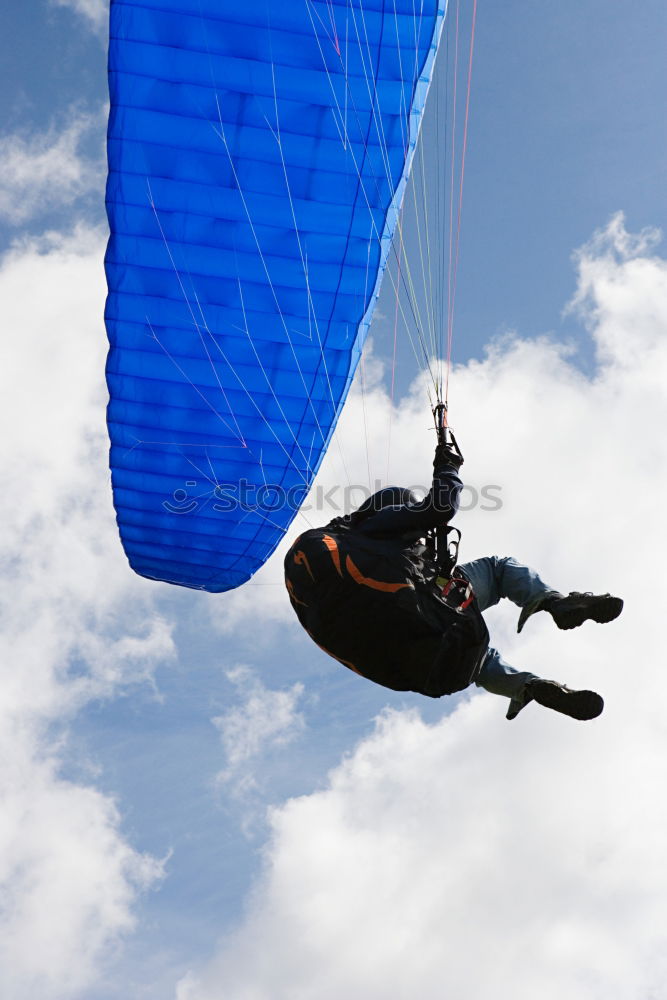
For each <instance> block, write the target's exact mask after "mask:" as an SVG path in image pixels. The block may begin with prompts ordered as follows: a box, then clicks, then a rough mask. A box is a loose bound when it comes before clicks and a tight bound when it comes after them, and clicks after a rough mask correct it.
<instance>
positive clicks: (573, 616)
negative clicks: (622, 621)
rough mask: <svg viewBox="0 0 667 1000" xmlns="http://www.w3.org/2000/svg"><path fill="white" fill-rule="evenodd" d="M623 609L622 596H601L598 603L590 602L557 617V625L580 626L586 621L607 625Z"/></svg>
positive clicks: (559, 626) (561, 626) (561, 627)
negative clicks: (586, 605)
mask: <svg viewBox="0 0 667 1000" xmlns="http://www.w3.org/2000/svg"><path fill="white" fill-rule="evenodd" d="M622 610H623V601H622V600H621V598H620V597H605V598H601V599H600V601H599V602H598V604H593V605H591V604H589V605H588V607H578V608H572V610H571V611H566V612H564V613H563V615H562V616H561V618H560V620H558V619H556V625H557V626H558V628H560V629H564V630H567V629H571V628H578V627H579V625H583V624H584V622H585V621H594V622H598V624H599V625H606V624H607V622H613V621H614V619H615V618H618V616H619V615H620V613H621V611H622Z"/></svg>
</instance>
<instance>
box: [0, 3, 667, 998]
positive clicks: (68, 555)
mask: <svg viewBox="0 0 667 1000" xmlns="http://www.w3.org/2000/svg"><path fill="white" fill-rule="evenodd" d="M463 8H464V11H467V12H468V13H469V11H470V5H467V6H466V4H464V5H463ZM106 13H107V12H106V10H105V4H104V3H98V2H95V0H71V2H69V0H59V2H38V0H25V2H24V3H23V4H21V5H13V7H12V8H10V7H9V5H5V6H4V7H3V8H2V10H1V11H0V29H1V30H0V50H1V55H2V58H0V66H2V70H1V71H0V72H1V74H2V75H0V86H1V87H2V96H3V100H2V101H1V102H0V160H1V162H2V170H0V252H1V254H2V256H1V257H0V328H1V329H2V334H3V336H2V342H1V350H2V364H1V365H0V377H1V378H2V380H3V381H2V393H1V395H0V399H1V400H2V406H3V408H4V410H5V411H6V413H5V414H4V416H3V428H5V429H4V430H3V435H2V438H1V441H0V447H1V448H2V468H3V472H4V476H5V488H4V490H3V494H2V522H1V523H2V532H1V538H2V557H1V558H2V567H3V574H2V584H1V588H2V591H1V593H2V597H1V605H2V616H3V628H2V633H1V637H0V644H1V646H2V650H3V656H2V669H1V672H0V746H1V752H0V787H1V789H2V791H1V795H2V803H3V806H2V811H1V812H0V883H1V885H2V892H1V894H0V898H1V899H2V904H1V905H0V925H1V927H0V929H1V933H0V953H1V954H0V994H1V995H2V996H3V998H5V997H6V998H7V1000H28V998H29V1000H34V998H35V997H39V998H40V1000H70V998H72V1000H80V998H82V1000H118V998H121V997H123V998H126V997H131V998H133V1000H134V998H137V1000H172V998H173V1000H222V998H224V1000H250V998H252V1000H296V998H304V1000H310V998H317V1000H329V998H331V1000H333V998H339V997H340V996H346V997H350V998H351V1000H375V998H377V1000H387V998H392V1000H394V998H396V1000H403V998H406V1000H407V998H411V997H413V996H415V995H421V996H423V997H425V998H426V1000H441V998H443V997H444V998H459V997H466V1000H528V998H531V1000H532V998H533V997H534V996H536V995H539V996H541V997H544V998H545V1000H562V998H563V997H565V996H567V997H568V998H572V1000H592V998H596V997H604V998H605V1000H649V998H650V1000H667V968H666V961H665V956H667V947H666V945H667V941H666V940H665V937H666V934H667V931H665V928H666V927H667V912H666V908H667V904H666V900H667V884H666V883H667V847H666V844H667V839H666V838H665V836H664V831H665V829H666V827H667V815H666V807H665V802H664V796H663V795H662V794H661V790H662V788H664V786H665V778H666V777H667V773H666V772H667V765H665V760H666V759H667V727H666V725H665V712H664V701H665V694H666V686H667V685H666V683H665V679H664V669H663V664H662V647H663V637H662V631H661V628H660V619H661V609H662V607H663V605H664V601H665V598H666V597H667V594H665V582H664V576H665V574H664V572H663V570H662V566H661V551H662V550H663V549H664V537H665V536H664V525H663V518H662V504H661V490H662V489H664V485H665V482H666V478H665V470H666V462H665V459H666V455H665V451H666V445H665V440H664V436H663V435H662V434H661V433H660V429H661V428H662V427H663V426H664V422H665V417H666V416H667V414H666V413H665V410H666V406H665V389H664V386H665V379H666V377H667V343H666V339H665V329H666V326H667V260H666V259H665V257H666V254H665V243H664V240H663V236H662V231H663V230H664V227H665V225H666V224H667V220H666V218H665V216H666V207H667V206H666V199H665V185H664V167H665V122H664V107H663V106H664V93H665V84H666V80H665V75H666V73H665V65H664V58H663V53H664V41H665V36H666V34H667V32H666V27H667V25H666V23H665V22H666V20H667V14H666V12H665V9H664V5H663V4H662V3H658V2H654V0H646V2H644V3H643V4H642V5H641V8H640V9H638V10H636V11H633V14H632V17H630V16H629V14H628V10H627V8H625V7H621V6H620V5H617V4H609V3H608V2H602V0H582V2H580V3H578V4H552V5H536V4H534V3H528V2H525V0H524V2H520V0H508V2H506V3H504V4H502V5H497V4H496V5H493V4H491V3H489V2H488V0H483V2H480V4H479V9H478V22H477V34H476V46H475V62H474V77H473V88H472V95H471V97H472V100H471V118H470V135H469V141H468V151H467V161H466V181H465V202H464V216H463V228H462V236H461V246H460V272H459V284H458V292H457V313H456V317H457V318H456V335H455V348H454V359H455V362H456V364H455V368H454V371H453V373H452V380H451V381H452V418H453V422H454V425H455V429H456V431H457V437H458V438H459V441H460V443H461V445H462V448H463V451H464V453H465V456H466V462H465V465H464V467H463V471H464V479H465V482H466V485H467V489H466V492H465V494H464V497H465V499H464V508H465V509H464V510H463V511H462V513H461V514H460V516H459V518H458V520H457V524H458V525H459V527H461V529H462V530H463V532H464V542H463V549H462V551H463V556H464V558H465V559H472V558H475V557H478V556H482V555H485V554H490V553H498V554H500V555H505V554H512V555H514V556H516V557H517V558H519V559H522V560H525V561H526V562H528V563H530V564H531V565H535V566H536V567H538V568H539V569H540V571H541V573H542V575H543V576H544V577H545V578H546V579H547V580H548V581H550V582H552V583H553V585H554V586H555V587H558V588H559V589H562V590H574V589H577V590H593V591H607V590H608V591H611V592H612V593H618V594H620V595H621V596H622V597H624V599H625V601H626V606H625V609H624V612H623V615H622V617H621V618H620V619H619V620H618V621H617V622H615V623H613V624H611V625H608V626H597V625H594V624H592V623H587V624H586V625H585V626H583V627H582V628H581V629H579V630H577V631H576V632H572V633H569V632H568V633H561V632H557V631H556V630H555V629H554V627H553V625H552V624H551V623H550V621H549V620H548V619H547V618H546V616H536V617H535V618H533V619H531V621H530V623H529V624H528V625H527V626H526V629H525V630H524V632H523V633H522V634H521V636H517V634H516V617H517V609H516V608H514V607H512V606H509V607H504V606H501V607H498V608H496V609H493V610H492V611H491V612H489V614H488V622H489V626H490V629H491V633H492V637H493V642H494V644H495V645H497V646H499V647H500V648H501V649H502V650H503V652H504V654H505V656H506V658H507V659H508V660H509V661H510V662H512V663H513V664H515V665H516V666H518V667H520V668H525V669H532V670H534V671H535V672H537V673H540V674H541V675H543V676H546V677H554V678H556V679H558V680H561V681H564V682H566V683H569V684H570V685H572V686H586V687H592V688H593V689H595V690H599V691H600V692H601V693H602V694H603V695H604V697H605V703H606V704H605V711H604V713H603V715H602V716H601V717H600V719H598V720H596V721H594V722H592V723H589V724H578V723H575V722H574V721H573V720H570V719H567V718H564V717H561V716H558V715H556V714H555V713H549V712H547V711H546V710H540V709H539V707H538V706H534V705H533V706H529V707H528V708H527V709H526V710H525V712H523V713H522V714H521V715H520V716H519V718H518V719H516V720H515V721H514V722H512V723H508V722H507V721H506V720H505V718H504V715H505V708H506V705H505V703H504V702H503V701H502V700H500V699H498V698H496V697H494V696H492V695H489V694H486V693H482V692H480V691H478V690H477V689H475V688H473V689H471V690H468V691H466V692H463V693H461V694H460V695H457V696H456V697H453V698H449V699H442V700H433V701H432V700H427V699H424V698H420V697H419V696H417V695H403V694H397V693H394V692H391V691H388V690H385V689H383V688H380V687H376V686H373V685H372V684H370V683H367V682H365V681H363V680H361V679H360V678H358V677H356V676H354V675H352V674H351V673H350V672H348V671H346V670H344V669H343V668H342V667H339V666H338V665H336V664H335V663H334V662H333V661H331V660H329V659H328V658H327V657H326V656H325V655H324V654H322V653H320V652H319V651H318V650H317V649H316V648H315V647H312V646H311V645H310V644H309V642H308V640H307V637H305V636H304V635H303V634H302V632H301V631H300V629H299V626H298V624H297V622H296V620H295V619H294V618H293V614H292V611H291V609H290V607H289V604H288V602H287V601H286V597H285V593H284V590H283V588H282V585H281V582H280V581H281V575H282V556H281V552H282V551H284V547H282V548H279V549H278V551H277V552H276V553H275V555H274V557H272V559H271V560H270V561H269V563H268V564H267V566H266V567H265V568H264V569H263V570H262V571H261V572H260V573H259V574H258V575H257V576H256V577H255V578H254V580H253V581H252V582H251V583H250V584H248V585H247V586H245V587H243V588H242V589H240V590H238V591H235V592H232V593H230V594H225V595H218V596H213V595H206V594H199V593H193V592H189V591H185V590H181V589H178V588H173V587H169V586H167V585H160V584H156V583H151V582H149V581H147V580H143V579H140V578H139V577H136V576H134V575H133V574H132V573H131V571H130V570H129V568H128V566H127V563H126V560H125V558H124V556H123V553H122V550H121V548H120V544H119V541H118V538H117V534H116V529H115V523H114V515H113V509H112V503H111V493H110V483H109V474H108V470H107V451H108V444H107V438H106V429H105V424H104V416H105V414H104V409H105V404H106V387H105V383H104V376H103V372H104V360H105V354H106V338H105V333H104V326H103V319H102V316H103V308H104V296H105V283H104V272H103V255H104V248H105V242H106V236H107V232H106V228H105V216H104V205H103V199H104V180H105V163H104V130H105V118H106V89H105V88H106V82H105V45H106V42H105V31H106ZM391 314H392V304H391V297H390V296H389V295H388V293H387V291H386V289H385V292H384V293H383V295H382V296H381V299H380V303H379V308H378V316H377V321H376V322H375V324H374V326H373V328H372V331H371V343H370V345H369V349H368V351H367V355H366V359H365V363H364V372H365V394H364V396H363V397H362V394H361V392H360V386H359V385H358V384H357V385H355V387H354V388H353V390H352V393H351V395H350V398H349V401H348V404H347V406H346V409H345V412H344V414H343V417H342V420H341V428H340V432H339V441H340V445H341V449H342V451H343V452H344V454H345V458H346V464H347V466H348V469H349V472H350V476H351V479H352V481H353V482H355V481H356V482H366V480H367V478H368V471H367V470H368V467H370V471H371V477H373V476H375V475H384V474H385V471H386V469H387V466H388V467H389V471H390V475H391V478H392V479H393V480H394V481H397V482H409V483H420V482H424V481H425V479H427V477H428V473H429V469H430V460H431V449H432V443H433V442H432V437H431V435H430V434H429V432H428V425H429V418H430V415H429V413H428V407H427V405H426V403H425V398H426V397H425V393H424V383H423V379H422V376H421V375H420V373H419V372H418V370H417V369H416V368H415V367H414V365H413V366H412V367H411V366H410V361H409V353H408V351H407V349H406V348H405V347H404V346H403V345H402V344H401V346H400V347H399V362H400V363H399V365H398V368H397V371H398V378H397V380H396V384H395V386H394V393H393V399H392V391H391V353H392V333H393V331H392V324H391V320H390V317H391ZM364 408H365V417H366V423H367V439H364V438H362V436H361V435H360V434H359V427H360V425H361V423H362V421H363V419H364ZM339 464H340V463H339V457H338V449H337V448H332V449H331V454H330V456H328V457H327V459H326V460H325V463H324V464H323V466H322V469H321V472H320V477H319V484H320V485H321V486H322V488H323V490H324V492H327V491H329V490H331V488H332V487H334V486H336V485H340V483H341V479H340V468H339ZM335 497H336V498H337V497H338V494H335ZM489 497H491V498H494V497H495V498H496V499H495V500H494V499H490V500H489ZM315 513H319V511H316V512H315ZM333 513H336V511H335V510H327V511H326V512H324V511H323V512H322V520H323V521H324V520H327V519H328V518H329V517H330V516H332V514H333ZM308 516H309V517H310V518H311V519H312V517H313V516H314V515H313V514H311V513H309V514H308ZM297 523H298V522H295V527H296V524H297Z"/></svg>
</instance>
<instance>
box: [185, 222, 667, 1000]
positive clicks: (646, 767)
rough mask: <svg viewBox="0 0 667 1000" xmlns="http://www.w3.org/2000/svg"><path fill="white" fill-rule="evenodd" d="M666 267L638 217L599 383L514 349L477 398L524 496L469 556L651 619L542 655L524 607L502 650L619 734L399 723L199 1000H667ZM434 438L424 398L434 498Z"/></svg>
mask: <svg viewBox="0 0 667 1000" xmlns="http://www.w3.org/2000/svg"><path fill="white" fill-rule="evenodd" d="M654 246H655V234H651V233H649V232H647V233H644V234H642V235H641V237H633V236H632V235H631V234H628V233H627V232H626V231H625V228H624V226H623V221H622V218H621V217H617V218H615V219H614V220H612V223H611V224H610V226H609V227H608V228H607V229H606V230H605V231H604V232H601V233H598V234H596V236H595V237H594V239H593V240H592V241H591V243H590V244H589V245H588V246H586V247H584V248H583V249H582V250H581V251H580V253H579V254H578V256H577V267H578V288H577V293H576V295H575V297H574V301H573V306H572V308H573V309H577V310H579V311H580V314H581V315H582V318H583V319H584V321H585V322H586V323H587V325H588V326H589V329H590V333H591V335H592V337H593V338H594V341H595V344H596V348H597V357H598V366H597V370H596V371H595V373H594V375H593V376H592V377H590V378H588V377H586V376H584V375H583V374H582V373H581V372H580V371H579V370H578V369H577V368H575V367H574V366H573V364H572V362H571V360H570V355H569V353H568V351H567V350H565V349H564V348H563V347H562V345H559V344H557V343H555V342H552V341H550V340H549V339H546V338H542V339H538V340H532V341H525V340H521V339H520V338H518V337H514V338H509V339H506V340H505V341H503V342H499V343H498V344H497V345H495V347H494V348H493V349H492V350H491V351H490V353H489V356H488V357H487V358H486V360H484V361H483V362H479V363H477V362H473V363H470V364H469V365H467V366H463V367H461V368H460V369H458V370H457V371H456V373H455V376H454V379H453V387H455V397H454V398H453V400H452V404H453V405H452V411H451V412H452V417H453V419H454V421H455V427H456V429H457V431H458V432H459V437H460V439H461V444H462V446H463V449H464V452H465V454H466V465H465V466H464V469H465V472H466V479H467V480H468V481H469V482H476V483H482V482H487V483H489V482H492V483H498V484H501V485H502V487H503V492H502V496H503V501H504V505H503V508H502V510H500V511H495V512H493V513H491V512H484V511H482V510H481V509H479V508H477V509H475V510H474V511H471V512H469V513H467V514H465V515H462V516H461V517H460V518H459V523H460V525H461V527H462V528H463V529H464V532H465V537H464V541H465V546H464V557H465V558H471V557H473V556H475V555H482V554H487V553H490V552H498V553H499V554H501V555H504V554H514V555H516V556H517V557H519V558H523V559H525V560H526V561H529V562H531V563H534V564H536V565H537V566H538V567H539V568H540V569H541V570H542V571H543V574H544V575H545V577H546V578H547V579H548V580H550V581H551V582H552V583H553V584H554V585H555V586H557V587H560V588H561V589H593V590H598V589H603V590H607V589H609V590H611V591H612V592H616V593H619V594H621V596H623V597H624V598H625V600H626V607H625V610H624V613H623V615H622V617H621V618H620V619H619V620H618V621H617V622H615V623H612V624H611V625H607V626H598V625H594V624H590V623H589V624H587V625H585V626H584V627H583V628H581V629H580V630H577V631H576V632H574V633H570V632H567V633H562V632H558V631H556V630H555V629H554V627H553V624H552V623H551V622H550V620H549V618H548V616H546V615H543V616H537V617H536V618H534V619H532V620H531V621H530V623H529V624H528V626H527V627H526V629H525V631H524V632H523V633H522V635H521V636H517V635H516V632H515V626H516V618H517V609H515V608H512V607H508V608H500V609H497V610H494V611H493V612H492V613H491V614H490V615H489V619H490V622H491V626H492V631H493V639H494V641H495V642H496V644H497V645H499V646H501V647H502V649H503V650H504V652H505V654H506V656H507V658H508V659H509V660H510V662H514V663H515V664H516V665H517V666H519V667H526V668H532V669H535V670H536V671H538V672H540V673H542V674H543V675H544V676H551V677H555V678H557V679H560V680H563V681H565V682H568V683H570V684H573V685H575V686H577V685H582V686H583V685H585V686H591V687H594V688H596V689H599V690H600V691H601V692H602V693H603V694H604V696H605V699H606V708H605V712H604V714H603V715H602V717H601V718H600V719H599V720H596V721H595V722H593V723H575V722H573V721H572V720H570V719H566V718H563V717H562V716H558V715H556V714H555V713H550V712H548V711H547V710H544V709H540V708H539V706H535V705H532V706H529V707H528V708H527V709H526V710H525V711H524V712H523V713H522V714H521V715H520V716H519V718H518V719H517V720H516V721H515V722H512V723H508V722H506V721H505V719H504V709H505V707H506V706H505V703H504V702H503V701H502V700H500V699H497V698H495V697H494V696H492V695H488V694H485V693H480V692H476V691H473V692H472V693H471V696H465V697H464V698H463V699H461V701H460V703H459V707H458V708H457V710H456V711H455V712H454V713H453V714H451V715H449V716H446V717H444V718H443V719H442V721H440V722H439V723H437V724H435V725H426V724H425V723H424V722H423V721H422V720H421V719H420V718H419V717H418V715H416V714H415V713H411V712H403V713H400V712H391V713H387V714H386V715H384V716H383V717H382V718H381V719H380V720H379V721H378V724H377V728H376V732H375V733H374V734H373V735H372V736H371V737H370V738H368V739H366V740H364V741H363V742H362V743H361V744H360V745H359V746H358V747H357V749H356V750H355V752H354V753H353V754H352V755H351V756H350V757H349V758H348V759H346V760H344V761H343V762H342V763H341V765H340V766H339V767H338V768H336V769H335V770H334V771H333V772H332V774H331V775H330V778H329V782H328V785H327V787H326V788H324V789H323V790H322V791H319V792H317V793H315V794H311V795H307V796H302V797H300V798H298V799H294V800H291V801H288V802H287V803H286V804H285V805H284V806H282V807H280V808H277V809H275V810H273V812H272V814H271V822H272V830H273V836H272V839H271V842H270V844H269V846H268V849H267V859H266V866H265V871H264V875H263V877H262V879H261V881H260V882H259V883H258V885H257V886H256V890H255V892H254V894H253V896H252V904H251V906H250V908H249V910H248V914H247V917H246V919H245V920H244V922H243V923H242V925H241V926H240V927H239V928H238V930H237V931H236V933H234V934H233V935H231V936H230V937H229V938H227V939H226V941H225V942H224V943H223V944H222V946H221V948H220V950H219V953H218V954H217V955H216V956H215V957H214V958H213V959H212V961H211V962H210V964H209V965H208V966H206V967H204V968H200V969H193V970H192V971H191V973H190V974H189V975H188V976H187V977H186V978H185V979H184V980H183V981H182V982H181V983H180V984H179V987H178V989H177V995H178V998H179V1000H220V998H222V997H224V998H225V1000H249V998H251V997H252V998H253V1000H292V998H294V997H302V998H311V997H312V998H317V1000H329V998H331V1000H333V998H336V1000H338V998H339V997H341V996H345V997H348V998H350V1000H375V998H377V1000H386V998H387V997H391V998H392V1000H403V998H405V1000H408V998H412V997H414V996H422V997H424V998H426V1000H429V998H433V1000H441V998H442V997H448V998H449V997H451V998H456V997H466V1000H491V998H493V1000H532V998H534V997H535V996H540V997H542V998H544V1000H562V998H563V997H568V1000H590V998H591V997H592V996H604V997H605V1000H627V998H629V997H633V998H635V997H636V998H642V1000H643V998H646V997H649V996H651V997H655V998H658V997H663V996H665V995H667V968H666V963H667V960H666V958H665V956H667V931H666V930H665V927H667V903H666V902H665V901H666V900H667V842H666V841H665V837H664V830H665V829H666V828H667V806H666V805H665V801H664V795H663V794H662V789H663V787H664V782H665V775H664V765H663V762H664V760H665V757H666V755H667V729H666V728H665V724H664V704H665V694H666V684H665V672H664V664H663V659H664V657H663V655H662V649H663V646H664V639H663V636H662V627H661V622H662V618H663V617H664V616H663V615H662V608H663V607H664V605H665V601H666V600H667V593H666V592H665V591H666V587H665V574H664V567H663V566H662V559H663V554H662V550H663V549H664V544H663V545H662V546H661V542H660V540H661V539H663V538H664V525H663V520H664V514H663V507H662V503H661V495H660V489H661V487H664V483H665V470H666V469H667V461H666V459H667V455H666V454H665V453H666V451H667V444H666V439H665V436H664V434H663V433H662V430H661V429H662V428H663V427H664V426H665V420H666V417H667V413H666V412H665V410H666V409H667V407H666V403H665V399H666V394H665V390H664V386H665V384H667V381H666V376H667V371H666V368H667V341H666V340H665V336H664V331H665V329H666V328H667V263H666V262H665V261H664V260H662V259H661V258H659V257H658V256H656V255H655V253H654ZM355 405H357V409H356V418H357V427H359V426H360V424H359V417H360V414H359V409H358V404H355V402H354V400H353V401H352V406H351V407H350V408H349V409H350V410H352V411H354V407H355ZM384 417H385V426H386V410H385V412H384ZM348 419H352V417H351V416H350V415H348ZM378 419H379V418H378ZM423 422H424V405H423V402H422V401H421V398H420V397H419V396H418V395H417V392H416V391H415V394H414V395H413V396H410V397H409V398H407V399H405V400H402V401H401V404H400V406H399V407H398V410H397V412H396V413H395V414H394V419H393V427H394V432H393V433H394V442H395V452H394V455H395V465H394V468H395V470H396V472H397V474H398V473H399V472H400V473H401V476H400V478H401V480H406V479H408V480H409V479H411V478H412V476H413V474H414V475H420V474H421V475H422V476H423V468H424V466H425V465H426V463H427V461H428V454H427V453H428V450H429V442H428V441H426V442H425V441H424V438H425V435H424V432H423ZM378 440H380V439H379V438H378V437H375V436H374V437H373V442H377V441H378ZM419 463H422V464H421V465H420V464H419ZM276 572H278V571H276ZM304 641H307V639H306V638H305V637H304ZM332 669H341V668H339V667H336V665H335V664H333V663H332ZM349 683H350V684H355V683H364V682H363V681H358V680H357V679H356V678H354V677H350V678H349ZM443 707H445V706H444V705H443Z"/></svg>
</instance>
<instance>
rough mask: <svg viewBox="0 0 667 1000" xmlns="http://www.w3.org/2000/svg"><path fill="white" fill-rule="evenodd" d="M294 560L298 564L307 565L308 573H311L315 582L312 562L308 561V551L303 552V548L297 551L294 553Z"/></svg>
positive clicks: (311, 577)
mask: <svg viewBox="0 0 667 1000" xmlns="http://www.w3.org/2000/svg"><path fill="white" fill-rule="evenodd" d="M294 562H295V563H296V564H297V566H305V567H306V569H307V570H308V573H309V574H310V579H311V580H312V581H313V583H314V582H315V577H314V576H313V571H312V569H311V568H310V563H309V562H308V557H307V555H306V553H305V552H303V551H301V549H300V550H299V551H298V552H295V553H294Z"/></svg>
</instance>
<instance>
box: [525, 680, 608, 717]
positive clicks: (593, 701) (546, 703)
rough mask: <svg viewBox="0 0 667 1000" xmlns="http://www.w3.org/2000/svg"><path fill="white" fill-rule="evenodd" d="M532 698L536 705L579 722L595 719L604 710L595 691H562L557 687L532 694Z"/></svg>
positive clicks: (602, 703)
mask: <svg viewBox="0 0 667 1000" xmlns="http://www.w3.org/2000/svg"><path fill="white" fill-rule="evenodd" d="M533 698H534V700H535V701H536V702H537V703H538V705H542V706H543V707H544V708H551V709H553V710H554V712H560V713H561V714H562V715H569V716H570V718H571V719H578V720H579V721H580V722H587V721H588V720H589V719H597V717H598V715H601V714H602V709H603V708H604V701H603V699H602V698H601V697H600V695H599V694H596V692H595V691H563V690H562V689H561V688H558V687H553V688H551V687H549V688H545V689H544V690H543V691H539V690H537V691H536V692H534V694H533Z"/></svg>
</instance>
